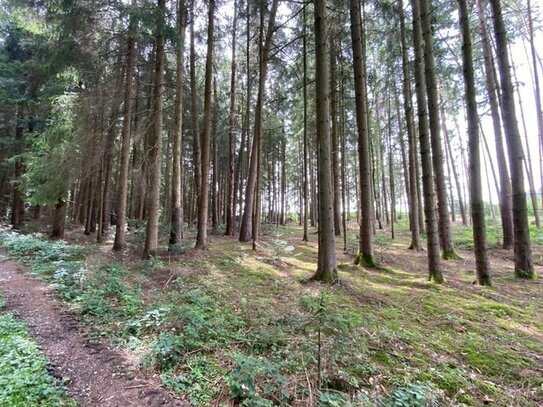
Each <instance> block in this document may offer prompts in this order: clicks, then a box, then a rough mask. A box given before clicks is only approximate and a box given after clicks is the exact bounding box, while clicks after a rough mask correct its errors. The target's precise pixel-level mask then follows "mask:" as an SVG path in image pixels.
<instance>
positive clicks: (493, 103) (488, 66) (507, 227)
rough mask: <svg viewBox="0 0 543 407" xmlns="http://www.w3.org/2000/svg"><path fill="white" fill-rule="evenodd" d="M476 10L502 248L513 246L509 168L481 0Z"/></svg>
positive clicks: (478, 0) (490, 49)
mask: <svg viewBox="0 0 543 407" xmlns="http://www.w3.org/2000/svg"><path fill="white" fill-rule="evenodd" d="M477 12H478V16H479V27H480V30H481V39H482V43H483V56H484V70H485V85H486V91H487V93H488V101H489V104H490V113H491V117H492V126H493V129H494V144H495V145H496V159H497V161H498V172H499V175H500V214H501V223H502V233H503V244H502V247H503V248H504V249H511V248H512V247H513V218H512V214H513V213H512V208H511V207H512V200H511V194H512V192H511V180H510V178H509V169H508V167H507V159H506V158H505V151H504V147H503V138H502V131H501V121H500V111H499V106H498V97H497V95H498V84H497V80H496V77H495V75H494V61H493V58H492V47H491V45H490V40H489V37H488V29H487V26H486V18H485V13H484V11H483V5H482V0H477Z"/></svg>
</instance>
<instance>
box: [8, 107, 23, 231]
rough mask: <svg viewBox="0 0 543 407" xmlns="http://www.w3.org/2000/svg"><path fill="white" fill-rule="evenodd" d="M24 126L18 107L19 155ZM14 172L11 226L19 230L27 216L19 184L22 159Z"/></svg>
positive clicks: (16, 123) (21, 150)
mask: <svg viewBox="0 0 543 407" xmlns="http://www.w3.org/2000/svg"><path fill="white" fill-rule="evenodd" d="M23 135H24V124H23V110H22V108H21V107H20V106H17V111H16V121H15V151H17V153H18V154H21V153H23V152H24V139H23ZM14 167H15V168H14V171H13V178H14V180H15V183H14V185H13V194H12V197H13V201H12V205H11V225H12V227H13V229H19V228H20V227H21V225H22V223H23V220H24V215H25V203H24V200H23V193H22V191H21V186H20V185H19V182H20V181H21V177H22V175H23V171H24V165H23V160H22V158H20V157H19V158H17V159H16V160H15V165H14Z"/></svg>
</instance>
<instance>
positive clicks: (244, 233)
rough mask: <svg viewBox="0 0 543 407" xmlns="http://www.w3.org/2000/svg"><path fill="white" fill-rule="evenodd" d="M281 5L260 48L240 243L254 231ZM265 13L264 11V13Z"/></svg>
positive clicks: (274, 7)
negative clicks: (270, 62)
mask: <svg viewBox="0 0 543 407" xmlns="http://www.w3.org/2000/svg"><path fill="white" fill-rule="evenodd" d="M278 5H279V0H273V3H272V7H271V10H270V15H269V20H268V27H267V32H266V39H265V41H264V44H262V41H260V47H259V54H260V60H259V68H260V69H259V70H260V72H259V74H260V75H259V79H258V96H257V101H256V107H255V124H254V137H253V145H252V148H251V157H250V163H249V178H248V180H247V186H246V189H245V207H244V210H243V218H242V221H241V227H240V232H239V240H240V242H248V241H249V240H250V239H251V230H252V225H251V222H252V220H253V219H252V218H253V210H254V198H255V192H256V191H255V187H256V184H257V176H258V172H259V171H258V164H259V162H258V155H259V146H260V139H261V138H262V113H263V106H264V99H265V93H266V78H267V76H268V60H269V56H270V49H271V45H272V36H273V33H274V31H275V14H276V12H277V7H278ZM263 12H264V11H263V10H262V13H263Z"/></svg>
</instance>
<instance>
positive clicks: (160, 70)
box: [143, 0, 166, 258]
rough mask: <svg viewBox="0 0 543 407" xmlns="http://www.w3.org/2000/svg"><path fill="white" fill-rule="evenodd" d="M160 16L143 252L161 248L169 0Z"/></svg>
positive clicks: (163, 2) (146, 254) (153, 252)
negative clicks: (163, 136)
mask: <svg viewBox="0 0 543 407" xmlns="http://www.w3.org/2000/svg"><path fill="white" fill-rule="evenodd" d="M157 7H158V12H159V16H158V19H157V27H156V30H157V31H156V52H155V58H156V60H155V81H154V94H153V99H154V100H153V127H152V131H151V134H150V135H149V140H148V141H149V143H148V145H147V161H148V163H149V164H148V177H149V186H148V188H149V190H148V192H149V195H148V201H147V231H146V236H145V247H144V249H143V256H144V257H145V258H149V257H152V256H156V254H157V252H158V219H159V209H160V153H161V148H162V98H163V92H164V62H165V55H164V25H165V22H164V19H165V14H166V0H157Z"/></svg>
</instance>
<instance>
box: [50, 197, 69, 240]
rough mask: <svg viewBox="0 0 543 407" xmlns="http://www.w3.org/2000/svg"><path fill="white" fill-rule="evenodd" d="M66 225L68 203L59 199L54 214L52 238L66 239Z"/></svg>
mask: <svg viewBox="0 0 543 407" xmlns="http://www.w3.org/2000/svg"><path fill="white" fill-rule="evenodd" d="M65 224H66V201H64V200H63V199H62V198H58V201H57V203H56V205H55V211H54V213H53V228H52V230H51V237H52V238H53V239H63V238H64V226H65Z"/></svg>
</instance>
